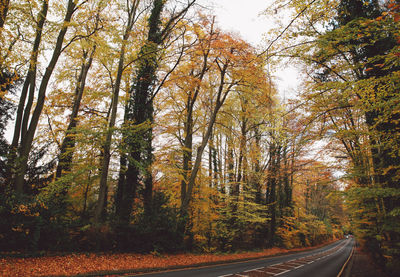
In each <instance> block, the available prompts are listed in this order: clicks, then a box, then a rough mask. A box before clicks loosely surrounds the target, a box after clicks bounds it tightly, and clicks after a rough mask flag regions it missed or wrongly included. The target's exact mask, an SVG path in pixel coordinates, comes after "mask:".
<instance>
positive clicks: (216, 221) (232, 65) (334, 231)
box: [0, 0, 400, 273]
mask: <svg viewBox="0 0 400 277" xmlns="http://www.w3.org/2000/svg"><path fill="white" fill-rule="evenodd" d="M200 2H201V3H200ZM206 2H207V1H200V0H180V1H179V0H63V1H55V0H54V1H53V0H0V42H1V43H0V220H1V223H0V252H1V253H5V252H11V251H17V252H24V253H25V252H29V253H42V252H43V251H44V252H47V251H58V252H86V251H87V252H99V251H115V252H122V253H125V252H134V253H150V252H151V253H183V252H190V253H215V252H222V253H227V252H234V251H241V250H254V249H265V248H271V247H275V246H278V247H283V248H287V249H291V248H298V247H309V246H314V245H318V244H321V243H324V242H326V241H331V240H335V239H340V238H342V237H343V236H344V235H346V234H353V235H354V236H355V237H356V238H357V240H358V241H359V243H361V244H362V245H364V246H365V247H366V249H368V251H370V253H371V255H373V257H374V259H375V260H376V261H377V263H379V264H380V265H381V266H382V267H384V268H385V270H386V271H387V272H389V273H390V272H392V273H393V272H400V92H399V89H400V1H398V0H386V1H378V0H308V1H303V0H288V1H279V0H276V1H269V2H268V1H266V5H265V11H264V12H263V15H264V16H266V17H270V18H272V19H274V20H275V22H276V23H275V26H274V28H273V29H271V30H268V29H267V27H266V30H265V31H266V34H265V41H264V42H265V43H264V45H263V46H254V45H252V44H251V43H249V42H247V41H245V40H244V39H242V38H241V37H240V36H239V35H237V34H234V33H230V32H227V31H224V30H223V29H221V28H220V26H219V25H218V19H217V17H216V16H215V15H214V14H213V13H212V10H211V9H209V8H207V6H206V5H204V3H206ZM237 20H240V19H237ZM261 35H262V34H260V36H261ZM289 63H290V64H295V66H296V67H297V68H298V69H299V72H300V73H299V74H301V81H302V82H301V86H300V88H299V91H298V92H297V94H296V95H293V96H290V97H282V95H281V94H280V93H279V91H278V88H277V82H278V80H277V79H276V78H275V77H274V73H275V72H276V71H277V70H279V68H284V67H286V66H287V65H288V64H289Z"/></svg>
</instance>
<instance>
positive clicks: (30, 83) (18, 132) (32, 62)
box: [7, 1, 49, 193]
mask: <svg viewBox="0 0 400 277" xmlns="http://www.w3.org/2000/svg"><path fill="white" fill-rule="evenodd" d="M48 8H49V5H48V1H43V5H42V8H41V10H40V12H39V14H38V17H37V22H38V25H37V27H36V35H35V41H34V43H33V48H32V52H31V56H30V59H29V69H28V73H27V75H26V77H25V81H24V84H23V86H22V91H21V96H20V98H19V103H18V108H17V116H16V119H15V126H14V135H13V139H12V143H11V153H10V159H9V162H8V163H9V164H8V170H10V171H14V170H16V164H15V163H16V158H17V157H16V156H17V151H18V143H19V140H20V138H21V136H22V135H23V134H25V133H26V130H24V132H22V125H23V118H24V117H26V116H25V115H24V113H27V114H28V116H29V115H30V112H31V107H32V104H31V102H33V98H34V93H35V84H36V68H37V62H38V55H39V46H40V42H41V40H42V32H43V26H44V23H45V21H46V16H47V12H48ZM28 90H29V99H28V104H27V106H26V107H25V101H26V97H27V96H28ZM28 107H29V108H28ZM24 110H25V111H24ZM25 129H26V128H25ZM14 173H15V172H9V173H8V174H7V175H8V176H10V177H12V176H13V174H14ZM9 182H11V180H9ZM14 185H15V184H14ZM15 190H16V191H18V192H19V193H22V192H23V190H24V187H23V184H19V185H18V186H17V185H15Z"/></svg>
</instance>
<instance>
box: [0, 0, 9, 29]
mask: <svg viewBox="0 0 400 277" xmlns="http://www.w3.org/2000/svg"><path fill="white" fill-rule="evenodd" d="M9 5H10V0H0V29H1V28H3V26H4V22H5V21H6V17H7V13H8V7H9ZM0 33H1V31H0Z"/></svg>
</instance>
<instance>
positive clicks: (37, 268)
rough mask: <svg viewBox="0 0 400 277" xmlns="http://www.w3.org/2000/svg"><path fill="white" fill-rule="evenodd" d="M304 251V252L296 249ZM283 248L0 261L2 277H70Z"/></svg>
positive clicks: (219, 259)
mask: <svg viewBox="0 0 400 277" xmlns="http://www.w3.org/2000/svg"><path fill="white" fill-rule="evenodd" d="M297 250H303V249H297ZM287 252H288V250H286V249H280V248H271V249H266V250H264V251H262V252H251V253H239V254H230V255H215V254H205V255H195V254H177V255H160V254H158V253H156V255H151V254H147V255H141V254H93V253H92V254H72V255H68V256H49V257H38V258H1V259H0V276H3V277H19V276H21V277H25V276H32V277H34V276H50V275H51V276H60V275H63V276H71V275H77V274H84V273H89V272H92V273H93V272H99V271H103V272H107V271H109V272H110V273H111V272H112V271H122V270H124V271H131V272H140V271H141V270H142V271H144V270H148V269H150V268H164V269H168V268H171V267H177V266H189V265H195V264H204V263H215V262H224V261H229V260H238V259H248V258H257V257H265V256H270V255H275V254H277V253H287Z"/></svg>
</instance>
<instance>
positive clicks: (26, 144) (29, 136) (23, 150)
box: [15, 0, 76, 191]
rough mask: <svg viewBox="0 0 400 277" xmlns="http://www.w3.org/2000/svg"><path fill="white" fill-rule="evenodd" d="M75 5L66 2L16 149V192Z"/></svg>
mask: <svg viewBox="0 0 400 277" xmlns="http://www.w3.org/2000/svg"><path fill="white" fill-rule="evenodd" d="M75 7H76V4H75V2H74V1H73V0H69V1H68V6H67V11H66V14H65V18H64V22H63V27H62V28H61V30H60V32H59V34H58V37H57V41H56V45H55V48H54V51H53V55H52V57H51V60H50V62H49V64H48V66H47V68H46V70H45V73H44V76H43V78H42V81H41V84H40V86H39V92H38V99H37V103H36V107H35V110H34V111H33V114H32V118H31V121H30V124H29V128H28V130H27V131H26V133H25V134H23V135H22V136H21V143H20V146H19V149H18V153H19V157H18V159H19V161H18V166H17V168H18V171H17V173H16V176H15V187H16V189H17V191H23V187H24V183H25V173H26V169H27V166H28V156H29V153H30V151H31V148H32V142H33V138H34V135H35V132H36V128H37V125H38V123H39V118H40V115H41V113H42V110H43V106H44V102H45V97H46V90H47V86H48V83H49V81H50V77H51V75H52V73H53V71H54V68H55V66H56V64H57V61H58V58H59V57H60V55H61V50H62V45H63V41H64V37H65V34H66V32H67V30H68V25H69V23H70V21H71V18H72V15H73V13H74V12H75Z"/></svg>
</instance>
